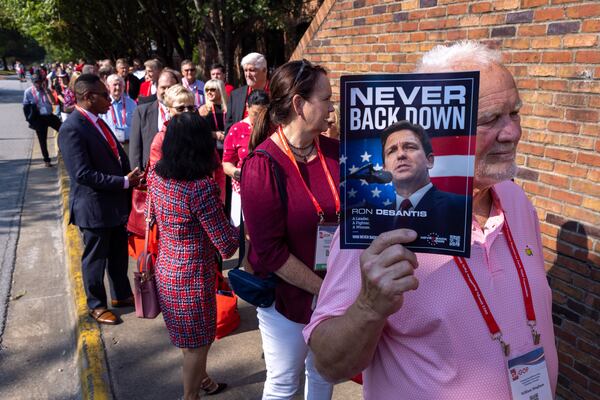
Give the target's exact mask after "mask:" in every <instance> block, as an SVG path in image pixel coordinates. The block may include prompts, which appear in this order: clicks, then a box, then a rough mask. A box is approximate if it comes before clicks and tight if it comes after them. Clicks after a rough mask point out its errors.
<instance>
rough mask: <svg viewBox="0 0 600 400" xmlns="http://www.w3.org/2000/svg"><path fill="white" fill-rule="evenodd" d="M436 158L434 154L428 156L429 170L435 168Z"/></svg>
mask: <svg viewBox="0 0 600 400" xmlns="http://www.w3.org/2000/svg"><path fill="white" fill-rule="evenodd" d="M433 161H434V156H433V153H429V154H427V169H431V168H433Z"/></svg>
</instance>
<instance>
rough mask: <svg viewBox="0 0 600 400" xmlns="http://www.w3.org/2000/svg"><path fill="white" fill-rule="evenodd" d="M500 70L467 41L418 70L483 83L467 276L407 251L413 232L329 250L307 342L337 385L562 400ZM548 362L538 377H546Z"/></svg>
mask: <svg viewBox="0 0 600 400" xmlns="http://www.w3.org/2000/svg"><path fill="white" fill-rule="evenodd" d="M500 60H501V57H500V54H499V53H498V52H496V51H493V50H490V49H488V48H487V47H485V46H483V45H481V44H477V43H474V42H462V43H459V44H455V45H453V46H450V47H444V46H438V47H436V48H434V49H433V50H431V51H430V52H428V53H427V54H425V55H424V57H423V60H422V61H421V63H420V65H419V67H418V70H417V72H445V71H472V70H478V71H480V73H481V78H480V93H479V110H478V119H477V149H476V157H475V180H474V187H475V189H474V195H473V225H472V239H471V241H472V248H471V257H470V258H469V259H463V260H464V262H465V264H466V267H464V268H461V267H459V265H461V259H454V258H453V257H451V256H445V255H434V254H414V253H412V252H411V251H409V250H407V249H406V248H404V247H403V246H402V244H404V243H408V242H410V241H412V240H414V239H415V238H416V236H417V235H416V233H415V232H414V231H411V230H406V229H398V230H394V231H390V232H386V233H384V234H382V235H380V236H379V237H378V238H377V239H375V240H374V241H373V243H372V244H371V246H370V247H369V248H368V249H366V250H364V251H361V250H343V251H340V249H339V235H338V233H339V232H338V233H336V237H335V238H334V241H333V243H332V245H331V254H330V256H329V259H328V272H327V275H326V277H325V280H324V282H323V286H322V287H321V291H320V293H319V299H318V303H317V306H316V310H315V312H314V313H313V315H312V319H311V322H310V324H309V325H307V326H306V328H305V330H304V336H305V339H306V340H307V342H308V343H309V345H310V348H311V349H312V351H313V352H314V355H315V359H316V365H317V368H318V370H319V371H320V372H321V374H323V375H324V376H326V377H327V378H328V379H330V380H332V381H336V380H340V379H344V378H348V377H351V376H354V375H355V374H357V373H359V372H361V371H363V379H364V397H365V399H372V400H386V399H390V400H391V399H394V400H397V399H410V400H416V399H424V400H425V399H427V400H430V399H445V400H446V399H461V400H462V399H506V400H510V399H511V398H512V399H513V400H517V399H530V398H531V397H529V395H530V394H534V393H535V392H536V391H539V393H541V395H540V396H538V397H535V398H536V399H539V400H543V399H551V398H552V397H553V396H554V393H555V390H556V380H557V375H558V360H557V353H556V346H555V341H554V331H553V325H552V312H551V307H552V298H551V291H550V287H549V286H548V283H547V281H546V274H545V270H544V259H543V249H542V244H541V237H540V231H539V224H538V219H537V214H536V212H535V209H534V208H533V206H532V205H531V203H530V202H529V200H528V199H527V197H526V196H525V194H524V192H523V191H522V190H521V188H520V187H519V186H517V185H516V184H514V183H513V182H511V178H512V177H514V175H515V173H516V170H517V167H516V164H515V154H516V148H517V144H518V142H519V139H520V137H521V126H520V117H519V109H520V107H521V100H520V98H519V94H518V91H517V88H516V85H515V82H514V79H513V77H512V75H511V74H510V72H509V71H508V70H507V69H506V68H505V67H504V66H502V64H501V61H500ZM520 265H522V267H523V268H522V270H524V271H525V274H523V273H519V268H520V267H519V266H520ZM465 270H467V272H464V271H465ZM522 270H521V271H522ZM469 271H470V272H469ZM524 275H526V278H524ZM521 285H524V286H523V287H524V288H525V289H527V290H525V289H524V290H522V286H521ZM482 299H485V301H484V302H483V301H482ZM527 299H530V301H527ZM479 306H481V307H482V308H481V310H482V311H480V308H479ZM528 306H529V308H528ZM526 310H527V311H526ZM487 311H489V312H487ZM533 314H535V315H534V316H533ZM484 315H485V318H484ZM490 317H493V321H490ZM494 324H495V325H494ZM495 326H496V327H497V329H494V327H495ZM492 333H493V334H492ZM538 335H539V336H538ZM540 348H541V349H543V352H544V359H545V369H544V368H542V370H543V372H542V373H541V374H540V375H539V376H537V375H536V377H535V379H538V381H536V382H537V383H536V384H534V385H532V386H531V388H532V389H531V390H532V391H530V392H527V390H529V389H527V390H523V391H519V388H518V387H517V386H518V385H519V384H520V382H519V381H518V380H519V377H520V375H519V374H520V373H527V370H526V369H525V368H523V369H515V368H509V367H508V365H512V364H513V363H516V362H517V361H519V359H518V358H517V357H519V356H521V355H524V354H528V355H531V354H536V355H539V354H538V353H533V351H534V349H538V350H537V351H538V352H539V351H540V350H539V349H540ZM530 352H531V353H530ZM540 360H542V358H541V357H537V359H536V361H537V364H535V365H536V366H543V364H542V363H540V362H539V361H540ZM532 365H533V364H532ZM532 365H530V366H529V370H533V367H532ZM546 371H547V372H546ZM529 372H531V371H529ZM546 374H547V375H546ZM509 377H510V378H509ZM532 379H533V378H532ZM521 382H522V380H521ZM529 382H530V381H529ZM526 383H528V382H525V384H526ZM542 383H545V386H544V388H542V389H540V388H538V385H539V384H542ZM511 386H512V389H511ZM511 391H512V394H511Z"/></svg>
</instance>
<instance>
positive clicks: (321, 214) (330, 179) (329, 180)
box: [277, 125, 340, 223]
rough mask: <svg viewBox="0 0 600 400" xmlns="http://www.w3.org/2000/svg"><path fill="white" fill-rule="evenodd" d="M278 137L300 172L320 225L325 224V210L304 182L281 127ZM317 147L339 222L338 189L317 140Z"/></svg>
mask: <svg viewBox="0 0 600 400" xmlns="http://www.w3.org/2000/svg"><path fill="white" fill-rule="evenodd" d="M277 135H279V140H280V141H281V143H282V144H283V148H284V149H285V152H286V153H287V156H288V158H289V159H290V161H291V162H292V164H294V167H296V171H298V175H299V176H300V180H301V181H302V184H303V185H304V189H306V192H307V193H308V195H309V196H310V199H311V200H312V202H313V204H314V206H315V209H316V210H317V214H318V215H319V223H323V222H324V221H325V213H324V212H323V209H322V208H321V206H320V205H319V202H318V201H317V199H316V198H315V196H314V195H313V194H312V192H311V191H310V189H309V188H308V186H307V185H306V182H304V178H302V174H301V173H300V168H299V167H298V163H297V162H296V158H295V157H294V154H293V153H292V151H291V150H290V147H289V146H288V143H287V140H286V138H285V135H284V134H283V128H282V127H281V125H280V126H279V128H277ZM315 146H316V147H317V155H318V156H319V160H321V166H322V167H323V171H324V172H325V176H326V177H327V183H329V189H330V190H331V194H332V195H333V199H334V200H335V214H336V215H337V216H338V220H339V217H340V196H339V194H338V192H337V188H336V187H335V182H334V181H333V177H332V176H331V173H330V172H329V168H327V163H326V162H325V157H323V153H322V152H321V147H320V146H319V141H318V140H316V139H315Z"/></svg>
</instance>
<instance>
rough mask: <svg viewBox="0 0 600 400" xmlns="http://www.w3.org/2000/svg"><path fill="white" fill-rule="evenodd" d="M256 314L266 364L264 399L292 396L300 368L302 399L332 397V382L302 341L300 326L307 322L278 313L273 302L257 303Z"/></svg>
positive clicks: (313, 399) (323, 399)
mask: <svg viewBox="0 0 600 400" xmlns="http://www.w3.org/2000/svg"><path fill="white" fill-rule="evenodd" d="M257 314H258V327H259V329H260V335H261V337H262V345H263V351H264V353H265V364H266V366H267V380H266V381H265V387H264V389H263V396H262V398H263V400H279V399H291V398H292V397H293V396H294V394H295V393H296V392H297V391H298V388H299V387H300V378H301V376H302V371H305V376H306V380H305V383H304V399H306V400H329V399H331V395H332V393H333V385H332V384H331V383H329V382H327V381H326V380H325V378H323V377H322V376H321V375H320V374H319V373H318V372H317V370H316V369H315V366H314V360H313V354H312V352H311V351H310V350H309V349H308V346H307V344H306V343H305V342H304V337H303V336H302V329H303V328H304V327H305V326H306V325H304V324H298V323H295V322H292V321H290V320H289V319H287V318H286V317H284V316H283V315H281V314H280V313H279V312H278V311H277V310H275V304H273V305H272V306H271V307H268V308H261V307H258V308H257Z"/></svg>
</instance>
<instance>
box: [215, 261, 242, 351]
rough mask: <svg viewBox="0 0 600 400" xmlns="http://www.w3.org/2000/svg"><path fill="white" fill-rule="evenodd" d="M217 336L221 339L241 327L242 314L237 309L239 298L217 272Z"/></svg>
mask: <svg viewBox="0 0 600 400" xmlns="http://www.w3.org/2000/svg"><path fill="white" fill-rule="evenodd" d="M216 273H217V334H216V338H217V339H221V338H223V337H225V336H227V335H229V334H230V333H231V332H233V331H234V330H236V329H237V327H238V326H240V313H239V312H238V308H237V297H235V295H234V294H233V291H232V290H231V288H230V287H229V285H228V284H227V282H226V281H225V278H223V274H221V272H220V271H218V270H217V272H216Z"/></svg>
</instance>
